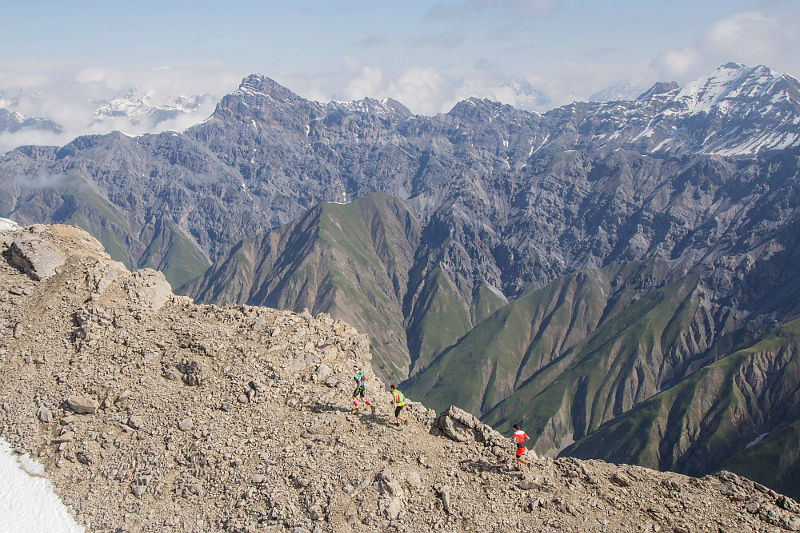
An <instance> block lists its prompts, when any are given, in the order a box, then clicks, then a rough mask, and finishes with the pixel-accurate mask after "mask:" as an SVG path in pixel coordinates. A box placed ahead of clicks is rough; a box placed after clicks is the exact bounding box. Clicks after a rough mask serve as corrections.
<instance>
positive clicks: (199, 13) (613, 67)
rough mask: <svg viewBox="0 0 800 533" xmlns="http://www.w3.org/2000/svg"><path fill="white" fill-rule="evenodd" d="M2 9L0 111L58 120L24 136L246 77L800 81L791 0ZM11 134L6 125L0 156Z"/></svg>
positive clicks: (566, 86)
mask: <svg viewBox="0 0 800 533" xmlns="http://www.w3.org/2000/svg"><path fill="white" fill-rule="evenodd" d="M0 12H1V13H2V16H0V107H6V108H8V109H10V110H12V111H16V112H19V113H22V114H23V115H24V116H26V117H32V116H40V117H47V118H51V119H52V120H55V121H56V122H58V123H59V124H62V125H63V126H64V131H62V133H61V134H59V135H51V137H52V139H48V138H47V136H46V135H43V136H42V138H41V139H38V138H36V136H35V135H34V136H32V137H31V142H34V143H36V142H37V141H39V142H42V143H47V141H48V140H50V141H63V140H64V139H66V138H68V137H69V136H72V135H75V134H77V133H86V132H93V131H95V132H99V131H105V130H110V129H121V130H122V131H125V132H128V133H132V134H136V133H141V132H143V131H151V130H153V129H154V128H155V129H161V130H164V129H174V130H181V129H184V128H186V127H188V126H189V125H191V124H192V123H195V122H198V121H199V120H202V119H203V118H205V117H207V116H208V114H210V113H211V112H213V108H214V104H215V103H216V101H217V100H218V99H219V98H220V97H221V96H222V95H224V94H226V93H230V92H232V91H233V90H235V89H236V87H237V86H238V84H239V82H240V81H241V79H242V78H243V77H245V76H246V75H248V74H251V73H259V74H264V75H266V76H269V77H271V78H273V79H275V80H276V81H278V82H279V83H281V84H282V85H284V86H286V87H288V88H289V89H291V90H292V91H294V92H295V93H297V94H299V95H301V96H303V97H306V98H309V99H312V100H316V101H320V102H327V101H330V100H344V101H350V100H355V99H360V98H363V97H366V96H369V97H373V98H385V97H391V98H394V99H396V100H398V101H400V102H401V103H403V104H405V105H406V106H407V107H409V109H411V110H412V111H413V112H415V113H419V114H426V115H432V114H436V113H443V112H446V111H448V110H449V109H450V108H451V107H452V106H453V105H454V104H455V103H456V102H458V101H459V100H463V99H465V98H468V97H471V96H476V97H481V98H490V99H492V100H496V101H500V102H503V103H507V104H511V105H514V106H517V107H521V108H524V109H529V110H535V111H546V110H548V109H551V108H553V107H558V106H560V105H564V104H567V103H570V102H572V101H575V100H586V99H589V98H598V96H599V95H598V92H599V91H603V90H604V89H608V88H610V87H617V88H618V92H617V94H618V95H622V96H625V97H635V95H636V94H637V92H639V91H643V90H645V89H647V88H648V87H649V86H651V85H652V84H653V83H654V82H656V81H677V82H678V83H681V84H683V83H686V82H689V81H691V80H693V79H696V78H698V77H700V76H703V75H708V74H710V73H711V72H712V71H713V70H714V68H716V67H717V66H719V65H721V64H723V63H726V62H729V61H734V62H737V63H743V64H745V65H748V66H755V65H758V64H764V65H767V66H769V67H771V68H772V69H773V70H775V71H777V72H780V73H789V74H792V75H795V76H798V75H800V31H798V30H797V28H799V27H800V1H798V0H691V1H689V0H670V1H669V2H667V1H665V0H448V1H443V2H436V1H433V2H421V1H416V0H406V1H404V2H380V1H379V2H375V1H374V0H372V1H369V2H368V1H361V0H336V1H334V0H328V1H325V0H315V1H304V0H295V1H292V2H285V1H284V2H265V1H239V2H236V1H230V2H218V1H213V2H212V1H207V0H193V1H191V2H190V1H184V0H171V1H163V0H161V1H158V2H156V1H151V0H140V1H138V2H135V3H131V2H120V1H110V0H104V1H95V0H85V1H80V0H76V1H75V2H63V1H62V0H53V1H43V0H28V1H17V0H4V1H3V2H2V4H0ZM620 91H621V92H620ZM198 94H203V95H207V97H206V98H205V99H203V100H202V102H201V104H199V105H198V106H197V107H196V108H193V109H192V112H190V113H182V114H179V116H177V117H176V118H174V119H172V120H167V121H163V122H160V123H159V124H157V125H156V124H153V123H151V122H152V121H150V122H148V121H147V120H141V121H140V122H139V123H138V124H137V123H134V122H132V121H131V120H130V119H128V118H125V117H122V118H120V117H117V118H112V119H104V120H99V119H98V118H97V116H96V110H97V109H98V107H100V106H102V105H103V104H107V103H108V102H110V101H113V99H114V98H119V97H120V96H126V97H131V96H133V97H135V98H144V99H145V100H146V102H147V103H149V104H152V105H161V106H164V105H167V106H168V105H175V98H176V97H177V96H179V95H183V96H192V95H198ZM4 135H5V138H4V137H3V136H4ZM16 140H17V138H16V137H15V138H13V139H9V138H8V134H0V149H2V147H3V146H4V145H8V144H9V143H13V142H15V141H16Z"/></svg>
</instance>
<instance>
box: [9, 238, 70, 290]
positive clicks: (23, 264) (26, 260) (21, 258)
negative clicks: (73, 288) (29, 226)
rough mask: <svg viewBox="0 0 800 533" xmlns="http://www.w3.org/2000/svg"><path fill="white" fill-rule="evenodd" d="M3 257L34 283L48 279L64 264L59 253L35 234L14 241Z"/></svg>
mask: <svg viewBox="0 0 800 533" xmlns="http://www.w3.org/2000/svg"><path fill="white" fill-rule="evenodd" d="M4 255H5V256H6V259H8V262H9V264H11V265H12V266H14V267H15V268H17V269H19V270H21V271H22V272H25V273H26V274H28V275H29V276H30V277H31V278H33V279H35V280H36V281H39V280H43V279H47V278H49V277H50V276H52V275H53V274H55V273H56V271H57V270H58V268H59V267H61V265H63V264H64V257H63V256H62V255H61V253H60V252H58V251H57V250H56V249H55V248H53V247H51V246H49V245H48V244H47V243H46V242H44V241H43V240H42V239H41V238H40V237H39V236H37V235H35V234H26V235H22V236H20V237H17V238H16V239H14V242H12V243H11V246H10V247H9V248H8V250H7V251H6V252H5V254H4Z"/></svg>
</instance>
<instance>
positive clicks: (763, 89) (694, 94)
mask: <svg viewBox="0 0 800 533" xmlns="http://www.w3.org/2000/svg"><path fill="white" fill-rule="evenodd" d="M781 78H782V76H781V75H780V74H776V73H775V72H773V71H772V70H771V69H770V68H769V67H765V66H763V65H759V66H756V67H746V66H744V65H740V64H738V63H726V64H725V65H722V66H720V67H719V68H717V69H716V70H715V71H714V72H713V73H712V74H711V75H710V76H704V77H702V78H698V79H696V80H695V81H693V82H691V83H689V84H687V85H686V86H685V87H683V88H682V89H681V90H680V91H679V92H678V94H677V95H676V96H675V100H676V101H678V102H680V103H681V104H682V105H683V106H685V111H686V112H687V113H688V114H697V113H710V112H711V111H712V110H713V109H714V108H721V110H722V111H723V112H724V111H725V110H726V108H728V107H730V104H728V103H726V102H728V101H730V100H734V99H741V98H747V99H760V98H761V97H765V96H767V95H769V94H770V92H771V91H772V88H773V87H774V85H775V83H776V82H777V81H778V80H780V79H781Z"/></svg>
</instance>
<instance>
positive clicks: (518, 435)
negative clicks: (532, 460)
mask: <svg viewBox="0 0 800 533" xmlns="http://www.w3.org/2000/svg"><path fill="white" fill-rule="evenodd" d="M512 438H513V439H514V444H516V445H517V470H522V465H523V464H528V461H526V460H525V459H523V458H522V456H523V454H524V453H525V441H526V440H530V437H529V436H528V434H527V433H525V432H524V431H522V430H521V429H520V428H519V424H514V436H513V437H512Z"/></svg>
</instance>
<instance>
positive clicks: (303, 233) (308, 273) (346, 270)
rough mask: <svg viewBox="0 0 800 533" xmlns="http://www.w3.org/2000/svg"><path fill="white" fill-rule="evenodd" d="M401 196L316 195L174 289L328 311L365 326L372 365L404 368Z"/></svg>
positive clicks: (405, 244) (409, 228) (393, 370)
mask: <svg viewBox="0 0 800 533" xmlns="http://www.w3.org/2000/svg"><path fill="white" fill-rule="evenodd" d="M419 234H420V230H419V224H418V222H417V221H416V219H415V218H414V216H413V215H412V214H411V213H410V211H409V210H408V208H407V207H406V206H405V204H404V203H403V202H402V201H400V200H397V199H394V198H391V197H388V196H386V195H384V194H381V193H378V194H374V195H371V196H369V197H365V198H360V199H358V200H355V201H354V202H352V203H349V204H336V203H323V204H320V205H319V206H317V207H316V208H314V209H312V210H310V211H309V212H307V213H306V214H305V215H304V216H303V217H301V218H299V219H298V220H296V221H295V222H293V223H291V224H288V225H286V226H284V227H282V228H281V229H279V230H276V231H272V232H270V233H267V234H265V235H261V236H259V237H255V238H252V239H247V240H244V241H242V242H241V243H239V244H238V245H237V246H236V247H235V248H234V249H233V250H232V251H231V253H230V254H228V255H227V256H226V257H225V258H224V259H223V260H222V261H220V262H218V263H217V264H216V265H215V266H214V267H212V268H211V269H209V271H208V272H206V274H205V275H204V276H203V277H202V278H199V279H198V280H196V281H194V282H192V283H189V284H187V285H186V286H185V287H182V288H181V291H182V292H184V293H186V294H189V295H191V296H193V297H195V298H197V299H198V300H201V301H207V302H217V303H232V302H246V303H248V304H253V305H267V306H270V307H276V308H280V309H294V310H298V311H300V310H302V309H304V308H307V309H309V310H310V311H311V312H312V313H315V314H316V313H321V312H325V313H330V314H331V315H332V316H335V317H337V318H343V319H345V320H347V321H348V322H350V323H351V324H353V325H354V326H355V327H356V328H358V329H359V331H361V332H364V333H368V334H369V336H370V340H371V342H372V348H373V350H374V353H375V356H376V357H375V364H376V368H375V370H376V371H377V372H380V373H381V374H383V375H384V376H386V377H391V378H394V379H396V378H397V377H399V376H403V375H405V374H406V373H407V372H408V368H409V366H410V359H409V357H408V352H407V350H406V337H405V329H404V326H403V320H404V317H403V314H402V298H403V295H404V294H405V291H406V286H407V284H408V272H409V270H410V268H411V263H412V261H413V255H414V251H415V250H416V243H417V242H418V240H419Z"/></svg>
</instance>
